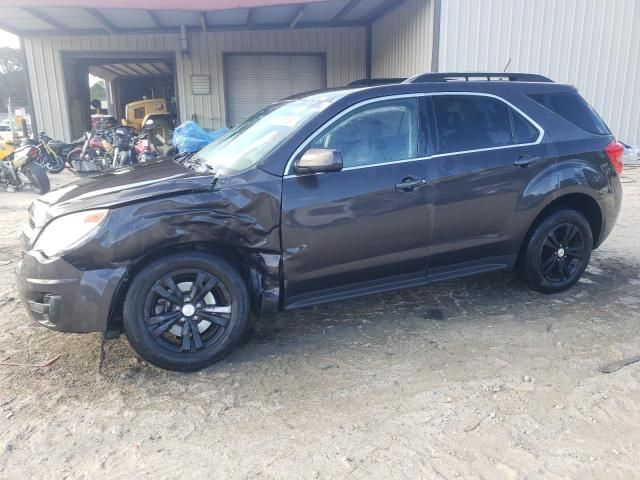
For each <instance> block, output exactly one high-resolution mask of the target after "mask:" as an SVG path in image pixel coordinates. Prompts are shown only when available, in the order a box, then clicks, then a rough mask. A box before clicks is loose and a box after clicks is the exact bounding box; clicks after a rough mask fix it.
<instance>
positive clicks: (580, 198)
mask: <svg viewBox="0 0 640 480" xmlns="http://www.w3.org/2000/svg"><path fill="white" fill-rule="evenodd" d="M563 208H571V209H573V210H576V211H578V212H580V213H581V214H582V215H584V217H585V218H586V219H587V222H589V226H590V227H591V233H592V235H593V248H594V250H595V249H596V248H597V247H598V246H599V243H600V237H601V234H602V228H603V213H602V209H601V208H600V205H599V204H598V202H597V201H596V199H595V198H593V197H592V196H591V195H589V194H587V193H584V192H571V193H565V194H561V195H560V196H558V197H556V198H555V199H553V200H552V201H551V202H549V203H548V204H547V205H546V206H544V207H543V208H542V209H541V210H540V212H538V215H536V217H535V219H534V220H533V222H531V225H530V226H529V229H528V230H527V233H526V235H525V236H524V238H523V240H522V243H521V244H520V249H519V252H518V259H520V258H522V254H523V252H524V249H525V248H526V246H527V244H528V243H529V239H530V238H531V235H533V232H534V230H535V228H536V226H538V225H539V224H540V222H542V221H543V220H544V219H545V218H547V217H548V216H549V215H550V214H551V213H553V212H556V211H558V210H561V209H563Z"/></svg>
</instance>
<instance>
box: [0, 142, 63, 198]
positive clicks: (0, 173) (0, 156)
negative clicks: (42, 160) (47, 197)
mask: <svg viewBox="0 0 640 480" xmlns="http://www.w3.org/2000/svg"><path fill="white" fill-rule="evenodd" d="M39 156H40V149H39V148H38V147H36V146H33V145H24V146H21V147H19V148H17V149H16V148H15V147H14V146H13V144H12V143H11V141H10V140H3V141H2V142H0V184H2V185H6V189H7V191H8V192H15V191H17V190H20V189H21V188H23V187H26V186H29V187H31V190H33V191H34V192H36V193H39V194H43V193H47V192H48V191H49V190H50V189H51V185H50V183H49V177H48V176H47V170H46V169H45V168H44V167H43V166H42V165H40V164H39V163H37V159H38V157H39Z"/></svg>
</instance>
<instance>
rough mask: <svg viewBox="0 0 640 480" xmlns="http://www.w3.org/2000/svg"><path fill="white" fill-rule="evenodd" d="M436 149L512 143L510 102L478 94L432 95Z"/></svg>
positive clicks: (443, 151)
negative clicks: (506, 102)
mask: <svg viewBox="0 0 640 480" xmlns="http://www.w3.org/2000/svg"><path fill="white" fill-rule="evenodd" d="M432 98H433V108H434V114H435V121H436V133H437V139H438V140H437V143H438V145H437V151H438V153H452V152H464V151H467V150H480V149H484V148H494V147H502V146H505V145H510V144H511V143H512V132H511V119H510V117H509V106H508V105H507V104H505V103H504V102H502V101H500V100H498V99H496V98H492V97H485V96H479V95H435V96H433V97H432Z"/></svg>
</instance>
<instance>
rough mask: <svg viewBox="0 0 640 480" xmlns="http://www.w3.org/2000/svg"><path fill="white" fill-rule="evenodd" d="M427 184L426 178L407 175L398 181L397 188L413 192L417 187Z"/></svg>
mask: <svg viewBox="0 0 640 480" xmlns="http://www.w3.org/2000/svg"><path fill="white" fill-rule="evenodd" d="M426 184H427V179H426V178H420V179H416V178H414V177H406V178H403V179H402V182H400V183H396V190H402V191H403V192H413V191H414V190H415V189H416V188H418V187H422V186H424V185H426Z"/></svg>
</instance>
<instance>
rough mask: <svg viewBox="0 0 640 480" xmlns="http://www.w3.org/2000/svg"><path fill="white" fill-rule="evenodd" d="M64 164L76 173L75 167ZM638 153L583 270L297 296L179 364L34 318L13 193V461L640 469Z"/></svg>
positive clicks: (1, 226)
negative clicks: (352, 295) (235, 342)
mask: <svg viewBox="0 0 640 480" xmlns="http://www.w3.org/2000/svg"><path fill="white" fill-rule="evenodd" d="M52 179H53V180H54V183H58V184H60V183H64V182H66V181H69V180H71V176H70V174H68V173H63V174H61V175H60V176H57V177H52ZM639 180H640V169H628V170H627V172H626V173H625V175H624V183H625V185H624V187H625V199H624V206H623V212H622V214H621V217H620V219H619V220H618V225H617V227H616V229H615V231H614V233H613V234H612V236H611V237H610V238H609V239H608V240H607V242H606V243H605V244H604V245H603V246H602V248H601V249H600V250H598V251H597V252H595V253H594V257H593V260H592V264H591V266H590V268H589V269H588V271H587V273H586V274H585V277H584V279H583V280H582V281H581V282H580V283H579V284H578V285H577V286H576V287H574V288H573V289H571V290H570V291H569V292H567V293H565V294H561V295H555V296H545V295H541V294H537V293H533V292H530V291H528V290H526V289H525V288H523V287H522V286H521V285H520V284H519V283H518V282H517V281H516V280H515V279H514V277H513V275H511V274H510V273H500V274H491V275H483V276H479V277H475V278H470V279H465V280H459V281H451V282H446V283H440V284H435V285H431V286H429V287H425V288H415V289H410V290H404V291H400V292H395V293H389V294H380V295H375V296H372V297H367V298H362V299H357V300H352V301H347V302H343V303H339V304H334V305H330V306H318V307H313V308H307V309H303V310H299V311H295V312H290V313H286V314H283V315H280V316H278V317H276V318H275V319H273V320H272V321H271V322H269V323H268V324H261V325H259V326H258V331H257V333H256V335H255V336H254V337H253V338H252V339H250V340H249V341H248V342H247V343H246V344H245V345H243V346H242V347H241V348H239V349H238V350H236V351H235V352H234V353H233V354H232V355H231V356H230V357H229V358H228V359H227V360H225V361H222V362H220V363H218V364H217V365H215V366H214V367H212V368H209V369H207V370H205V371H203V372H200V373H197V374H177V373H171V372H166V371H162V370H159V369H156V368H153V367H151V366H149V365H147V364H145V363H143V362H141V361H139V360H137V359H136V357H135V355H134V353H133V351H132V350H131V349H130V348H129V346H128V344H127V342H126V339H125V338H123V337H121V338H119V339H116V340H112V341H110V342H109V343H108V346H107V349H108V351H107V358H106V362H105V364H104V366H103V368H102V370H101V371H98V354H99V347H100V336H99V335H98V334H91V335H68V334H66V335H65V334H60V333H55V332H51V331H48V330H46V329H43V328H41V327H38V326H37V325H35V324H33V323H32V322H31V321H29V320H28V319H27V315H26V313H25V311H24V308H23V306H22V305H21V304H20V302H19V301H18V299H17V294H16V290H15V286H14V279H13V266H14V262H15V261H16V258H17V257H18V255H19V251H20V250H19V246H18V242H17V234H18V231H19V226H20V223H21V222H23V221H24V220H25V219H26V207H27V206H28V204H29V202H30V201H31V199H32V198H34V195H33V194H30V193H27V192H20V193H14V194H9V193H4V192H3V193H0V360H3V359H5V358H7V357H8V358H9V359H10V361H13V362H27V363H28V362H33V363H39V362H42V361H44V360H47V359H49V358H51V357H53V356H55V355H58V354H60V355H61V357H60V359H59V360H58V361H57V362H55V363H54V364H53V365H51V366H49V367H45V368H32V367H9V366H0V478H11V479H16V478H55V479H60V478H101V477H105V476H107V475H108V478H127V479H128V478H140V477H147V478H175V477H177V476H180V477H181V478H201V477H202V476H205V475H206V476H207V477H217V478H347V477H349V478H407V477H409V478H486V479H495V478H500V479H509V478H514V479H522V478H545V479H567V478H575V479H585V478H603V479H616V478H621V479H629V478H638V476H639V475H640V474H639V473H638V465H640V450H639V449H638V447H639V446H640V395H639V394H640V363H638V364H635V365H630V366H627V367H625V368H623V369H621V370H619V371H617V372H616V373H612V374H608V375H607V374H602V373H600V372H599V371H598V367H599V366H601V365H602V364H605V363H607V362H610V361H614V360H619V359H622V358H625V357H628V356H631V355H635V354H638V353H640V332H639V330H638V322H639V321H640V270H639V266H640V244H639V243H638V237H639V236H640V223H639V220H640V182H639Z"/></svg>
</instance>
